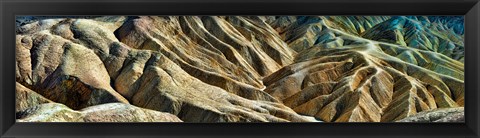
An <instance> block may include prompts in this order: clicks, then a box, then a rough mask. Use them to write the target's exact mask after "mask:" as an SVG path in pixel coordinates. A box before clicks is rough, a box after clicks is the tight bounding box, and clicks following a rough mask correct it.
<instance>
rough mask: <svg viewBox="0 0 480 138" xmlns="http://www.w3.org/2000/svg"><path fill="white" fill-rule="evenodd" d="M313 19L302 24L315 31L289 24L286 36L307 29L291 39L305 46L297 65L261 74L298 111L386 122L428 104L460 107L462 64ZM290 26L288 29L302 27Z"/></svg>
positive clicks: (341, 119)
mask: <svg viewBox="0 0 480 138" xmlns="http://www.w3.org/2000/svg"><path fill="white" fill-rule="evenodd" d="M311 18H312V20H310V21H308V22H311V23H312V24H315V25H314V26H310V27H306V28H302V29H303V30H306V32H313V33H311V34H314V35H308V33H307V34H302V31H300V32H298V31H290V30H287V31H290V32H291V33H293V34H290V35H291V36H296V35H304V36H302V37H293V38H297V39H293V40H292V42H295V41H300V42H304V43H289V44H290V46H291V47H294V49H295V47H302V48H305V50H301V49H298V50H300V52H299V54H298V55H297V56H296V59H295V63H294V64H291V65H289V66H286V67H284V68H282V69H280V70H279V71H277V72H275V73H273V74H272V75H270V76H268V77H266V78H265V79H264V84H265V85H266V86H267V88H266V89H265V91H266V92H268V93H270V94H271V95H272V96H274V97H276V98H278V99H279V100H282V101H283V103H284V104H285V105H287V106H289V107H291V108H292V109H294V110H295V111H296V112H298V113H300V114H305V115H310V116H315V117H317V118H320V119H322V120H324V121H327V122H333V121H336V122H379V121H382V122H390V121H395V120H399V119H402V118H404V117H408V116H411V115H414V114H416V113H417V112H421V111H425V110H430V109H435V108H451V107H458V106H463V104H464V103H463V100H464V98H463V97H464V87H463V85H464V82H463V79H464V75H463V72H464V70H463V64H462V63H461V62H458V61H456V60H453V59H451V58H449V57H447V56H444V55H442V54H440V53H436V52H430V51H426V50H419V49H417V48H411V47H404V46H400V45H394V44H389V43H383V42H376V41H372V40H367V39H363V38H360V37H358V36H354V35H352V34H349V33H344V32H342V31H340V30H338V29H335V28H332V27H330V26H329V25H328V24H329V23H326V22H328V21H325V20H323V19H321V18H314V17H311ZM313 22H316V23H313ZM295 25H298V23H295V22H294V23H292V24H291V28H294V29H298V28H300V27H296V28H295V27H292V26H295ZM319 26H320V27H319ZM301 27H305V26H301ZM334 27H335V26H334ZM319 28H320V29H319ZM295 32H298V33H299V34H295ZM286 38H287V39H291V38H289V37H286ZM312 40H315V41H312ZM287 42H288V41H287ZM306 42H315V43H313V44H314V45H310V44H312V43H306Z"/></svg>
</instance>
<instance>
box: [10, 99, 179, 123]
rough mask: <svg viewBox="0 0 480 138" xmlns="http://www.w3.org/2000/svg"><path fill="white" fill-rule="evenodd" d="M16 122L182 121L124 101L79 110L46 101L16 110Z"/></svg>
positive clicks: (173, 116) (167, 114) (170, 115)
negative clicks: (19, 110)
mask: <svg viewBox="0 0 480 138" xmlns="http://www.w3.org/2000/svg"><path fill="white" fill-rule="evenodd" d="M17 121H18V122H182V120H180V119H179V118H178V117H177V116H175V115H172V114H169V113H162V112H158V111H154V110H148V109H142V108H138V107H135V106H132V105H129V104H124V103H108V104H101V105H95V106H90V107H87V108H84V109H82V110H79V111H75V110H72V109H70V108H68V107H67V106H65V105H63V104H58V103H46V104H40V105H37V106H33V107H31V108H28V109H26V110H23V111H21V112H17Z"/></svg>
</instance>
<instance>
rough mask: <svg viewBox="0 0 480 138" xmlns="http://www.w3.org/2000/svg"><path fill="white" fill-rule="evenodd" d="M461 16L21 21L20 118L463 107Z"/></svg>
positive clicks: (295, 116) (242, 117) (268, 118)
mask: <svg viewBox="0 0 480 138" xmlns="http://www.w3.org/2000/svg"><path fill="white" fill-rule="evenodd" d="M459 22H460V21H459V20H457V18H443V17H433V16H432V17H417V16H411V17H390V16H276V17H273V16H102V17H96V16H87V17H51V18H49V17H40V16H39V17H24V18H18V20H17V30H16V32H17V37H16V81H17V107H18V108H17V112H18V114H17V115H18V116H19V119H18V120H20V121H67V122H68V121H76V122H78V121H80V122H82V121H93V122H104V121H107V122H109V121H112V122H118V121H120V122H123V121H126V122H136V121H147V122H148V121H185V122H317V121H325V122H392V121H398V120H401V119H403V118H406V117H410V116H413V115H415V114H417V113H419V112H423V111H430V110H433V109H437V108H456V107H462V106H464V91H465V90H464V81H463V80H464V65H463V54H464V53H463V30H462V29H461V28H462V26H461V25H459ZM42 97H44V98H42ZM18 101H19V102H18ZM52 102H53V103H52ZM44 103H49V104H44ZM39 104H40V105H39ZM37 105H38V106H37ZM49 108H51V109H52V110H51V111H48V109H49ZM153 110H154V111H153ZM172 116H175V117H177V118H175V117H172Z"/></svg>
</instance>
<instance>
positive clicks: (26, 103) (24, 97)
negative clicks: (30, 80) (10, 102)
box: [15, 82, 52, 112]
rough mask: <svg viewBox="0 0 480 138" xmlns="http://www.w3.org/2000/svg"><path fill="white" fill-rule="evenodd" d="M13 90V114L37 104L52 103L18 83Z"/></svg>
mask: <svg viewBox="0 0 480 138" xmlns="http://www.w3.org/2000/svg"><path fill="white" fill-rule="evenodd" d="M15 90H16V91H15V97H16V98H15V103H16V104H15V112H19V111H23V110H25V109H27V108H30V107H33V106H36V105H39V104H43V103H50V102H52V101H50V100H49V99H47V98H45V97H43V96H41V95H40V94H37V93H36V92H34V91H32V90H30V89H28V88H26V87H25V86H23V85H22V84H19V83H18V82H17V83H16V89H15Z"/></svg>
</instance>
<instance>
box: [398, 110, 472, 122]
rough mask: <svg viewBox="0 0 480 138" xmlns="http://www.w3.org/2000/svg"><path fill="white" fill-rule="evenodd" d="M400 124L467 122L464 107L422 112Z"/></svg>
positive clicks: (403, 120)
mask: <svg viewBox="0 0 480 138" xmlns="http://www.w3.org/2000/svg"><path fill="white" fill-rule="evenodd" d="M398 122H465V111H464V108H463V107H459V108H448V109H434V110H429V111H424V112H420V113H418V114H416V115H413V116H410V117H407V118H404V119H402V120H399V121H398Z"/></svg>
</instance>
